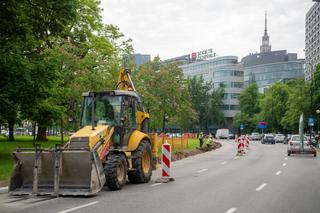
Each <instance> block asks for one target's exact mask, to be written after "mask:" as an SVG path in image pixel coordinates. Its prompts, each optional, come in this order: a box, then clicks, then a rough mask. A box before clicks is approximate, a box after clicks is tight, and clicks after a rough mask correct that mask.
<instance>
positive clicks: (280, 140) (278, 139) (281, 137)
mask: <svg viewBox="0 0 320 213" xmlns="http://www.w3.org/2000/svg"><path fill="white" fill-rule="evenodd" d="M274 139H275V141H276V143H283V142H284V140H285V139H286V136H284V135H283V134H276V136H275V138H274Z"/></svg>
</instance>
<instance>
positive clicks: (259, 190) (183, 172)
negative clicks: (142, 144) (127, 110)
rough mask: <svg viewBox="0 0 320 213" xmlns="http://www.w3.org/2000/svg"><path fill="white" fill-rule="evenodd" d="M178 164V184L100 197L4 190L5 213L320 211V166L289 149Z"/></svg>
mask: <svg viewBox="0 0 320 213" xmlns="http://www.w3.org/2000/svg"><path fill="white" fill-rule="evenodd" d="M222 144H223V146H222V147H221V148H220V149H218V150H215V151H212V152H207V153H204V154H200V155H197V156H193V157H189V158H186V159H183V160H180V161H177V162H174V163H173V164H172V177H173V178H175V181H174V182H170V183H162V184H161V183H155V182H154V181H155V180H156V178H158V177H159V175H160V170H159V169H158V170H157V171H154V173H153V176H152V181H150V182H149V183H148V184H138V185H133V184H127V185H126V186H125V187H124V188H123V189H122V190H120V191H109V190H108V189H107V188H106V189H105V190H103V191H102V192H100V193H99V194H98V195H97V196H93V197H90V198H84V197H59V198H47V197H35V198H32V197H27V198H21V197H9V196H8V194H7V193H6V191H5V190H2V191H0V212H1V213H6V212H23V213H41V212H50V213H57V212H59V213H66V212H75V213H85V212H90V213H98V212H110V213H118V212H119V213H120V212H121V213H123V212H130V213H141V212H154V213H156V212H167V213H170V212H172V213H176V212H184V213H191V212H192V213H194V212H208V213H209V212H210V213H215V212H219V213H220V212H221V213H225V212H226V213H232V212H237V213H238V212H239V213H240V212H241V213H264V212H265V213H284V212H288V213H302V212H303V213H316V212H319V211H320V202H319V201H318V200H319V198H320V187H319V180H320V172H319V171H320V163H319V162H320V161H319V157H317V158H314V157H313V156H312V155H309V156H308V155H302V156H298V155H293V156H291V157H287V156H286V145H283V144H276V145H263V144H261V143H260V141H259V142H258V141H254V142H251V144H250V150H249V151H248V153H247V154H246V155H244V156H239V157H236V155H235V154H236V143H235V142H234V141H231V140H230V141H222Z"/></svg>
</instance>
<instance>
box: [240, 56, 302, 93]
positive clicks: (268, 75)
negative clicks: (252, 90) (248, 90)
mask: <svg viewBox="0 0 320 213" xmlns="http://www.w3.org/2000/svg"><path fill="white" fill-rule="evenodd" d="M242 65H243V66H244V84H245V85H248V84H250V83H254V82H255V83H256V84H257V85H258V87H259V92H261V93H264V92H265V90H266V88H268V87H269V86H270V85H271V84H273V83H276V82H280V81H286V80H290V79H295V78H304V69H305V60H303V59H297V54H292V53H289V54H287V52H286V51H285V50H280V51H270V52H267V53H256V54H251V55H249V56H246V57H244V58H243V59H242Z"/></svg>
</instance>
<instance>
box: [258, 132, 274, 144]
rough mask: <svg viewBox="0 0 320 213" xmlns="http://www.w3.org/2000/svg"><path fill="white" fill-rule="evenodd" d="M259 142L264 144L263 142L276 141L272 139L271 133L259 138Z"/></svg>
mask: <svg viewBox="0 0 320 213" xmlns="http://www.w3.org/2000/svg"><path fill="white" fill-rule="evenodd" d="M261 143H262V144H265V143H271V144H275V143H276V141H275V139H274V136H273V134H265V135H264V136H263V138H262V140H261Z"/></svg>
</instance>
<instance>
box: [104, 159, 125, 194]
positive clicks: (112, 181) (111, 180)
mask: <svg viewBox="0 0 320 213" xmlns="http://www.w3.org/2000/svg"><path fill="white" fill-rule="evenodd" d="M127 168H128V166H127V161H126V158H125V157H124V155H123V154H121V153H111V154H109V155H108V157H107V162H106V164H105V166H104V174H105V176H106V184H105V185H107V186H108V187H109V189H111V190H119V189H121V188H122V187H123V186H124V185H125V184H126V181H127Z"/></svg>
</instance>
